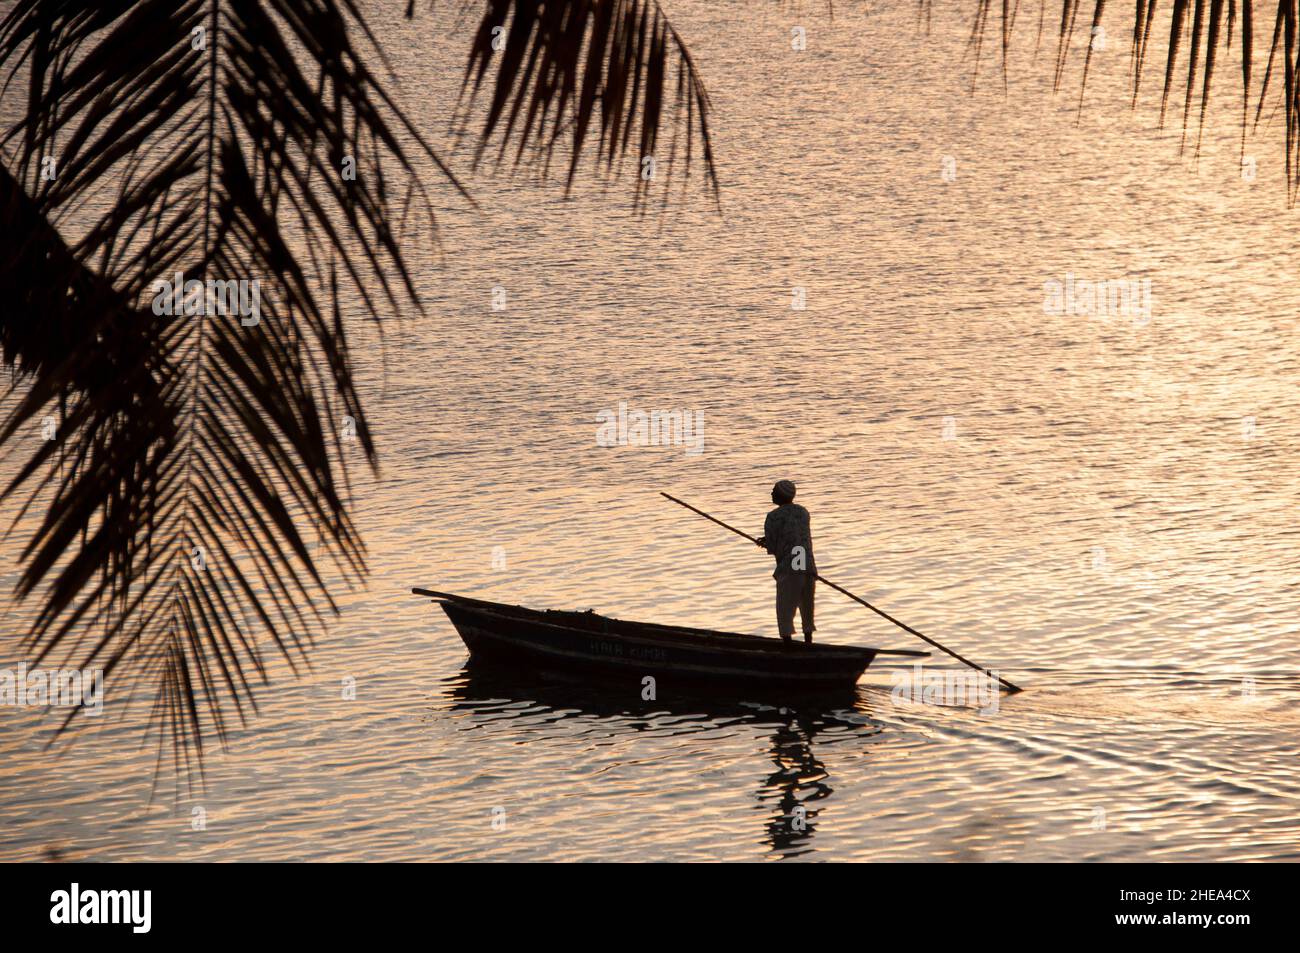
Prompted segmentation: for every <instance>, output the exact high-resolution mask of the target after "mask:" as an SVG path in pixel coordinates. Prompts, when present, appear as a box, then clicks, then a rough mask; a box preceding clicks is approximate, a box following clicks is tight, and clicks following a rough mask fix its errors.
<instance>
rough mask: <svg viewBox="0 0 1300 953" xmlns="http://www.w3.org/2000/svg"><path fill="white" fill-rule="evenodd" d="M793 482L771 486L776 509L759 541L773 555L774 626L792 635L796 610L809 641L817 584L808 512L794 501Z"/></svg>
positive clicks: (785, 635)
mask: <svg viewBox="0 0 1300 953" xmlns="http://www.w3.org/2000/svg"><path fill="white" fill-rule="evenodd" d="M794 492H795V487H794V484H793V483H792V482H791V481H789V480H780V481H778V482H777V484H776V486H774V487H772V502H773V503H775V504H776V509H774V510H773V511H772V512H770V513H768V514H767V521H766V522H765V523H764V524H763V537H762V539H760V540H759V541H758V545H760V546H762V547H763V548H764V549H766V550H767V551H768V552H769V553H771V554H772V555H773V556H774V557H776V570H775V571H774V572H773V573H772V578H773V579H775V580H776V627H777V632H778V633H779V634H780V636H781V638H782V639H784V640H785V641H786V642H790V641H791V640H792V638H793V637H794V610H795V608H796V607H797V608H798V609H799V620H800V621H801V622H802V623H803V640H804V641H805V642H808V643H811V642H812V634H813V632H815V631H816V626H814V625H813V589H814V587H815V586H816V584H817V565H816V563H814V562H813V551H812V526H811V524H810V523H809V520H808V511H807V510H806V509H804V508H803V507H802V506H800V505H799V504H798V503H796V502H794Z"/></svg>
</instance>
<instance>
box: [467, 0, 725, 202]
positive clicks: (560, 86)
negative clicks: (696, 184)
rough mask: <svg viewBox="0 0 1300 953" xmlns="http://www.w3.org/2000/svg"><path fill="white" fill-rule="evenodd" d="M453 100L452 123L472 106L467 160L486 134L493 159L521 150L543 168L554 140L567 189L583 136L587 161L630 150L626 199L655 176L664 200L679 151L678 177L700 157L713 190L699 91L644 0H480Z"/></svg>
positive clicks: (518, 157) (675, 39)
mask: <svg viewBox="0 0 1300 953" xmlns="http://www.w3.org/2000/svg"><path fill="white" fill-rule="evenodd" d="M485 87H490V91H489V92H488V93H487V94H486V95H487V103H486V105H485V106H484V107H483V108H482V109H481V110H479V109H476V108H475V107H476V106H478V105H479V103H478V96H479V94H480V92H482V91H484V89H485ZM670 90H671V100H670V98H669V97H670ZM458 106H459V109H458V111H457V124H458V126H459V131H460V132H462V133H463V132H464V131H465V130H466V129H467V128H468V126H469V125H470V123H471V121H472V119H473V117H474V116H475V115H476V114H477V112H479V111H481V112H483V113H484V120H483V124H482V126H481V127H480V128H479V129H478V133H477V134H478V148H477V151H476V153H475V160H474V161H475V164H476V165H477V164H478V163H480V162H482V161H484V159H485V156H486V153H487V152H488V150H489V148H490V147H491V146H492V144H493V143H496V144H497V150H496V156H495V159H494V160H493V164H494V166H500V165H502V164H504V163H505V162H506V161H507V159H510V161H511V164H512V167H513V166H517V165H518V164H519V163H520V162H522V161H524V160H530V161H531V162H532V163H533V165H534V166H535V167H536V168H538V169H539V170H540V172H541V173H542V174H543V175H545V174H546V173H547V172H548V171H549V170H550V167H551V162H552V160H553V159H554V157H555V154H556V151H557V149H559V150H561V151H567V154H568V166H567V171H566V173H565V177H566V189H571V188H572V186H573V182H574V177H575V176H576V174H577V171H578V168H579V164H580V160H581V158H582V156H583V155H584V154H587V153H588V152H592V151H593V150H592V149H591V148H589V147H592V146H594V154H593V160H594V163H595V164H596V165H597V166H598V167H602V166H603V170H604V172H606V173H613V172H615V171H617V169H618V168H619V167H620V165H621V160H623V159H624V158H625V157H626V156H628V155H632V156H633V157H634V158H635V160H636V171H637V175H636V176H635V178H634V179H633V182H634V189H633V203H634V205H635V206H636V207H637V208H642V207H644V203H645V201H646V199H647V198H648V197H649V195H650V193H651V189H652V188H654V187H655V186H656V185H658V184H660V183H662V196H663V200H664V201H665V202H667V200H668V197H669V189H670V185H671V181H672V179H673V178H674V175H675V174H676V173H677V172H678V171H679V169H678V163H679V162H680V172H681V173H682V180H683V182H685V180H686V177H687V176H689V174H690V171H691V167H692V165H693V164H694V163H695V162H697V161H702V162H703V165H704V173H705V183H706V185H707V186H708V187H709V188H710V189H712V192H713V195H714V198H715V200H716V198H717V184H718V183H717V172H716V169H715V167H714V161H713V148H712V144H711V141H710V135H709V112H710V104H709V97H708V93H707V92H706V91H705V88H704V82H703V80H702V79H701V77H700V75H699V72H698V70H697V69H696V68H695V63H694V61H693V60H692V58H691V55H690V52H689V51H688V50H687V48H686V44H685V43H684V42H683V41H682V38H681V37H680V36H679V35H678V33H677V31H676V30H675V29H674V28H673V26H672V24H671V23H670V22H669V21H668V18H667V16H665V15H664V12H663V10H662V9H661V8H660V7H659V5H658V3H656V2H655V0H559V2H551V3H541V2H538V0H486V2H485V3H484V4H483V12H482V16H481V19H480V20H479V25H478V29H477V30H476V31H475V33H474V38H473V41H472V43H471V46H470V51H469V62H468V64H467V65H466V68H465V79H464V84H463V86H462V101H461V103H460V104H458ZM669 118H671V124H672V128H673V132H674V135H673V137H672V139H671V140H670V141H669V142H668V144H667V146H666V147H665V146H663V144H662V143H661V142H660V140H659V133H660V129H661V127H662V126H663V125H664V123H665V120H667V119H669ZM679 134H680V135H679ZM511 153H513V155H511ZM661 160H662V162H661ZM660 166H662V168H660Z"/></svg>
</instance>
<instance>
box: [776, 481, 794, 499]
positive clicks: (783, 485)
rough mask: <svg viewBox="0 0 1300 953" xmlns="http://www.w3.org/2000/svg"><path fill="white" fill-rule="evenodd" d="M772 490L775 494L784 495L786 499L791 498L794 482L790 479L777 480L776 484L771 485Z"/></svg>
mask: <svg viewBox="0 0 1300 953" xmlns="http://www.w3.org/2000/svg"><path fill="white" fill-rule="evenodd" d="M772 492H773V493H775V494H776V495H777V496H784V497H785V498H786V499H787V500H793V499H794V483H793V481H791V480H777V481H776V486H774V487H772Z"/></svg>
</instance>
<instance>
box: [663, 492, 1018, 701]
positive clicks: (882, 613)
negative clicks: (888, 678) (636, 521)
mask: <svg viewBox="0 0 1300 953" xmlns="http://www.w3.org/2000/svg"><path fill="white" fill-rule="evenodd" d="M659 495H660V496H662V497H665V498H667V499H669V500H672V501H673V502H674V503H676V504H677V505H678V506H684V507H686V508H687V509H688V510H690V511H691V512H692V513H698V514H699V515H700V516H703V517H704V518H705V519H706V520H709V521H711V522H714V523H717V524H718V525H719V526H721V527H722V528H723V529H729V530H731V531H732V532H733V533H735V534H736V535H737V536H743V537H745V539H747V540H749V541H750V542H751V543H753V544H754V545H755V546H757V545H758V540H757V539H755V538H754V537H753V536H750V535H749V534H748V533H746V532H744V531H743V530H738V529H736V527H734V526H731V525H730V524H727V523H724V522H722V520H720V519H718V518H717V517H715V516H710V515H709V514H708V513H706V512H704V510H700V509H696V508H695V507H693V506H691V504H689V503H687V502H685V501H683V500H679V499H677V497H675V496H670V495H669V494H667V493H662V492H661V493H660V494H659ZM817 581H818V582H820V583H824V584H825V585H827V586H830V587H831V588H832V589H834V590H835V591H836V592H842V593H844V595H846V596H848V597H849V598H850V599H852V600H853V601H854V602H857V603H861V604H862V605H864V606H866V607H867V608H868V609H870V610H871V611H872V612H874V613H875V614H876V615H878V616H880V617H881V618H883V619H888V620H889V621H890V622H892V623H894V625H896V626H898V627H899V628H900V629H902V630H903V631H905V632H911V633H912V634H913V635H914V636H916V637H917V638H918V639H921V640H922V641H925V642H928V643H930V644H931V645H933V646H934V647H935V648H936V649H938V650H939V651H941V652H947V653H948V654H949V655H951V656H952V657H953V658H955V659H956V660H957V661H959V662H961V663H962V664H963V665H969V666H970V667H971V668H973V669H975V670H976V671H978V672H983V673H984V674H985V675H987V676H988V677H989V678H995V679H997V680H998V681H999V682H1001V683H1002V685H1003V686H1004V687H1005V688H1006V689H1007V690H1008V691H1009V692H1013V693H1014V692H1019V691H1023V689H1021V688H1019V687H1017V686H1015V685H1012V684H1011V683H1010V682H1008V681H1007V680H1006V679H1005V678H1003V677H1002V676H1000V675H996V674H994V673H993V672H991V671H989V670H988V669H986V668H984V667H983V666H982V665H976V664H975V663H974V662H972V661H971V660H970V659H968V658H964V657H963V656H960V655H958V654H957V653H956V652H954V651H953V650H952V649H950V648H948V647H947V646H946V645H941V644H939V643H938V642H936V641H935V640H934V639H932V638H930V637H929V636H928V635H922V634H921V633H920V632H918V631H916V629H914V628H912V627H911V626H910V625H907V624H906V623H903V622H899V621H898V620H897V619H895V618H894V617H893V616H892V615H890V614H889V613H888V612H885V611H884V610H883V609H877V608H876V607H875V606H873V605H872V604H871V603H870V602H868V601H867V600H866V599H863V598H862V597H861V596H855V595H854V594H853V593H851V592H849V591H848V590H847V589H845V588H844V587H843V586H837V585H836V584H835V583H833V582H831V581H830V580H829V579H827V578H826V577H825V576H822V575H820V574H818V576H817Z"/></svg>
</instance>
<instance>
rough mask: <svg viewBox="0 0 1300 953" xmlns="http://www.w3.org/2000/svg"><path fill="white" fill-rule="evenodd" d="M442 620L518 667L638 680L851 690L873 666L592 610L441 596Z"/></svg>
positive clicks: (857, 651)
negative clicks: (496, 608) (542, 608)
mask: <svg viewBox="0 0 1300 953" xmlns="http://www.w3.org/2000/svg"><path fill="white" fill-rule="evenodd" d="M442 608H443V610H444V611H445V612H446V614H447V617H448V618H449V619H450V620H451V622H452V624H453V625H454V626H455V628H456V631H457V632H458V633H459V634H460V637H461V639H462V641H464V643H465V646H466V647H467V648H468V649H469V651H470V654H471V656H472V657H473V658H474V659H475V660H477V661H480V662H488V663H500V664H505V665H509V666H511V667H512V668H514V669H516V670H519V669H524V670H528V669H541V670H547V671H553V672H580V673H586V674H590V675H593V676H599V677H603V678H606V679H615V680H620V681H622V680H626V681H628V682H629V683H633V682H634V683H637V684H644V679H645V678H646V677H647V676H649V677H652V678H654V679H655V682H656V686H657V688H658V689H659V690H662V689H663V688H665V687H667V686H669V685H672V684H674V683H678V682H680V683H691V684H692V685H695V686H699V685H701V684H718V685H747V686H752V687H770V688H780V689H782V690H794V691H822V690H828V689H842V688H846V687H851V686H852V685H853V684H854V683H855V682H856V681H857V680H858V678H859V676H861V675H862V673H863V671H865V670H866V668H867V666H868V665H870V664H871V662H872V660H873V659H874V658H875V655H876V652H875V650H874V649H869V648H842V647H835V646H830V645H813V646H806V645H804V644H803V643H802V642H795V643H788V644H783V643H781V642H780V640H777V639H764V638H759V637H757V636H744V635H738V634H730V633H712V632H706V631H705V630H690V629H675V628H671V627H667V626H647V625H640V624H637V623H627V622H620V621H618V620H614V619H607V618H606V617H604V616H599V615H595V614H594V613H566V612H538V611H537V610H523V609H520V608H519V607H504V606H502V607H500V609H508V610H510V611H509V612H501V611H494V610H493V609H491V608H487V607H485V606H483V605H476V604H470V603H466V602H460V601H454V600H447V601H443V602H442Z"/></svg>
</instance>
